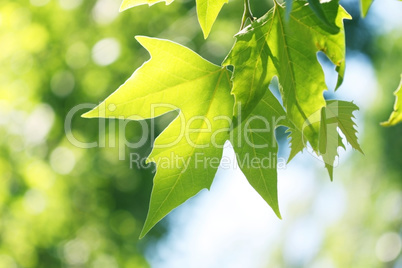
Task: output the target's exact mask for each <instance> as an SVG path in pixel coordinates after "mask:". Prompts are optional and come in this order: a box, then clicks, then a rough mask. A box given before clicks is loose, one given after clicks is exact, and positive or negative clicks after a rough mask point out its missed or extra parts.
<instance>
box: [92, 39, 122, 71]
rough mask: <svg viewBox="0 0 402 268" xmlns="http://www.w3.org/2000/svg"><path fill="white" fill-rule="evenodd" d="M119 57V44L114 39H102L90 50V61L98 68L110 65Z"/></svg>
mask: <svg viewBox="0 0 402 268" xmlns="http://www.w3.org/2000/svg"><path fill="white" fill-rule="evenodd" d="M119 56H120V44H119V42H118V41H117V40H116V39H115V38H105V39H102V40H100V41H99V42H98V43H96V44H95V46H94V47H93V49H92V59H93V61H94V62H95V63H96V64H98V65H100V66H106V65H109V64H112V63H113V62H115V61H116V60H117V58H118V57H119Z"/></svg>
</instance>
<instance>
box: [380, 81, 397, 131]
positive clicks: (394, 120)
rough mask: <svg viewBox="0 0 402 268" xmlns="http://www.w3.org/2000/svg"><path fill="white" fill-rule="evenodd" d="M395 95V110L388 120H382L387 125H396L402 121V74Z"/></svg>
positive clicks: (383, 124)
mask: <svg viewBox="0 0 402 268" xmlns="http://www.w3.org/2000/svg"><path fill="white" fill-rule="evenodd" d="M394 95H395V104H394V111H393V112H392V113H391V115H390V116H389V119H388V121H387V122H382V123H381V125H382V126H385V127H389V126H393V125H396V124H398V123H400V122H402V74H401V82H400V83H399V86H398V88H397V90H396V91H395V92H394Z"/></svg>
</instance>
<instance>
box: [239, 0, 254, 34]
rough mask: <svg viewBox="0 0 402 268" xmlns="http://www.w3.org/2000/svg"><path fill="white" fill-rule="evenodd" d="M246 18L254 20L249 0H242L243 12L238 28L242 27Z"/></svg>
mask: <svg viewBox="0 0 402 268" xmlns="http://www.w3.org/2000/svg"><path fill="white" fill-rule="evenodd" d="M247 19H250V21H252V22H253V21H254V20H255V18H254V16H253V13H251V8H250V2H249V0H244V12H243V18H242V20H241V26H240V30H243V29H244V27H245V25H246V21H247Z"/></svg>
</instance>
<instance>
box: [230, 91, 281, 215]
mask: <svg viewBox="0 0 402 268" xmlns="http://www.w3.org/2000/svg"><path fill="white" fill-rule="evenodd" d="M285 118H286V116H285V111H284V110H283V107H282V106H281V104H280V103H279V102H278V100H277V99H276V98H275V96H274V95H273V94H272V93H271V91H269V90H267V92H266V93H265V96H264V97H263V98H262V99H261V101H260V102H259V103H258V105H257V106H256V107H255V109H254V110H253V111H252V112H251V114H250V115H249V116H248V117H247V118H246V119H245V120H243V122H242V123H241V124H240V123H239V124H237V127H236V128H234V129H233V130H232V132H231V137H232V139H231V143H232V145H233V148H234V150H235V153H236V158H237V162H238V164H239V167H240V169H241V170H242V171H243V173H244V175H245V176H246V178H247V180H248V181H249V183H250V184H251V186H253V188H254V189H255V190H256V191H257V192H258V193H259V194H260V196H261V197H262V198H263V199H264V200H265V201H266V202H267V203H268V205H270V206H271V208H272V209H273V210H274V212H275V213H276V215H277V216H278V217H279V218H281V214H280V212H279V205H278V193H277V153H278V144H277V141H276V138H275V128H276V127H277V126H279V125H280V122H282V120H285ZM238 120H240V121H241V119H240V118H238Z"/></svg>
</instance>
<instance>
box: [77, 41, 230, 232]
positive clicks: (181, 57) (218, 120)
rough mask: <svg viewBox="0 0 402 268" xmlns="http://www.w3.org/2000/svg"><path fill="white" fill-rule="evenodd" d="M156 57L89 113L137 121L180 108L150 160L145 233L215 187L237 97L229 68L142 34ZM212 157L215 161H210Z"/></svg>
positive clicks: (88, 115)
mask: <svg viewBox="0 0 402 268" xmlns="http://www.w3.org/2000/svg"><path fill="white" fill-rule="evenodd" d="M137 40H138V41H139V42H140V43H141V44H142V45H143V46H144V47H145V48H146V49H147V50H148V51H149V52H150V54H151V60H150V61H148V62H147V63H145V64H144V65H143V66H142V67H140V68H139V69H137V70H136V71H135V72H134V74H133V75H132V76H131V77H130V78H129V79H128V80H127V81H126V83H124V84H123V85H122V86H121V87H120V88H119V89H118V90H117V91H116V92H115V93H113V94H112V95H111V96H109V97H108V98H107V99H106V100H105V101H104V102H103V103H102V104H100V105H99V106H98V107H96V108H95V109H94V110H92V111H90V112H88V113H86V114H85V115H84V117H117V118H125V119H133V120H138V119H141V118H150V117H155V116H159V115H162V114H164V113H166V112H168V111H171V110H175V109H180V115H179V116H178V117H177V118H176V119H175V120H174V121H173V122H172V123H171V124H170V125H169V127H168V128H167V129H166V130H165V131H163V132H162V133H161V134H160V136H158V137H157V139H156V141H155V145H154V149H153V151H152V153H151V155H150V156H149V158H148V159H149V161H154V162H156V165H157V171H156V175H155V178H154V187H153V190H152V195H151V203H150V208H149V213H148V216H147V220H146V222H145V225H144V228H143V231H142V234H141V236H144V235H145V234H146V233H147V232H148V231H149V230H150V229H151V228H152V227H153V226H154V225H155V224H156V223H157V222H159V221H160V220H161V219H162V218H163V217H165V216H166V215H167V214H168V213H169V212H170V211H171V210H173V209H174V208H176V207H177V206H179V205H180V204H182V203H183V202H185V201H186V200H187V199H188V198H190V197H192V196H194V195H195V194H197V193H198V192H199V191H200V190H202V189H204V188H209V187H210V186H211V183H212V180H213V178H214V176H215V173H216V171H217V168H218V166H217V165H216V164H215V165H212V164H210V163H209V162H208V161H215V162H216V159H217V161H218V164H219V160H220V159H221V156H222V150H223V149H222V148H223V144H224V143H225V141H226V140H228V139H229V127H230V124H231V118H232V110H233V97H232V96H231V95H230V87H231V84H230V73H229V71H228V70H226V69H225V68H221V67H219V66H216V65H214V64H212V63H210V62H208V61H206V60H205V59H203V58H201V57H200V56H198V55H197V54H196V53H194V52H193V51H191V50H189V49H188V48H185V47H183V46H181V45H179V44H176V43H173V42H171V41H167V40H160V39H154V38H149V37H137ZM211 159H212V160H211Z"/></svg>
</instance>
